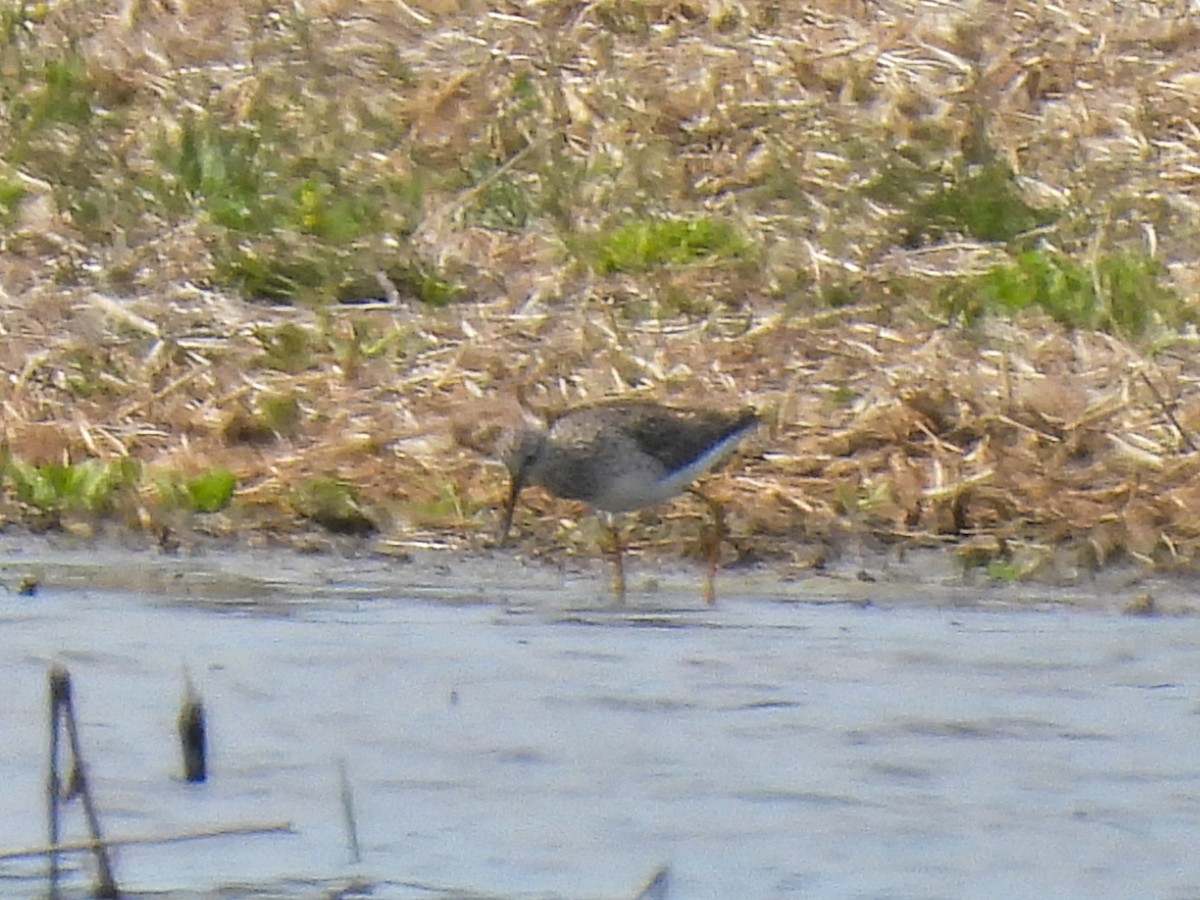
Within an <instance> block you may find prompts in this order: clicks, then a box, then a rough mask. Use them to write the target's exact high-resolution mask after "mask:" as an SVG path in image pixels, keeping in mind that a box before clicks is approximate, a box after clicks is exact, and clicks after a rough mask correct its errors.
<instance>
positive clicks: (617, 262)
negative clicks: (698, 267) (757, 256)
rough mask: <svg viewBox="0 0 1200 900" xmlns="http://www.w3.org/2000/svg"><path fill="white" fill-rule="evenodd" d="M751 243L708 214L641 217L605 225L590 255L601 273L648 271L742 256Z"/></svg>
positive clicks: (592, 242)
mask: <svg viewBox="0 0 1200 900" xmlns="http://www.w3.org/2000/svg"><path fill="white" fill-rule="evenodd" d="M751 249H752V245H751V244H750V242H749V241H748V240H747V239H746V238H745V237H743V236H742V234H741V233H740V232H739V231H738V230H737V229H736V228H735V227H734V226H733V225H732V224H731V223H729V222H726V221H723V220H720V219H713V218H710V217H708V216H698V217H695V218H659V217H649V218H638V219H631V220H627V221H625V222H622V223H620V224H617V225H614V226H613V227H611V228H608V229H605V230H604V231H602V232H601V233H600V234H598V235H596V236H595V237H594V238H592V239H591V240H590V241H589V242H588V248H587V251H586V252H587V255H588V256H589V257H590V259H591V262H592V266H593V267H594V268H595V270H596V271H597V272H599V273H601V274H608V273H610V272H647V271H649V270H651V269H654V268H657V267H659V266H669V265H679V264H686V263H694V262H700V261H704V260H715V259H740V258H743V257H746V256H748V255H749V254H750V252H751Z"/></svg>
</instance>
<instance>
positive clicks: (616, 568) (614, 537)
mask: <svg viewBox="0 0 1200 900" xmlns="http://www.w3.org/2000/svg"><path fill="white" fill-rule="evenodd" d="M605 518H606V521H607V523H608V540H609V546H608V547H606V548H605V549H606V550H607V552H608V553H609V554H610V555H611V556H612V559H613V577H612V588H613V595H614V596H615V597H616V599H617V605H618V606H624V605H625V556H624V548H623V547H622V545H621V529H620V526H619V525H618V524H617V520H616V517H615V516H606V517H605Z"/></svg>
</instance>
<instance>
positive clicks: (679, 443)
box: [500, 400, 758, 603]
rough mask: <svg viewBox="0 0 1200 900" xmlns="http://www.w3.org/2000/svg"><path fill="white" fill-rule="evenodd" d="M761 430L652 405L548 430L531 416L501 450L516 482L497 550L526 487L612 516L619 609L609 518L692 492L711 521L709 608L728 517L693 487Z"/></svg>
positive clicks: (730, 416)
mask: <svg viewBox="0 0 1200 900" xmlns="http://www.w3.org/2000/svg"><path fill="white" fill-rule="evenodd" d="M757 424H758V414H757V413H756V412H755V411H754V410H753V409H748V408H747V409H742V410H739V411H737V412H723V411H720V410H712V409H683V408H676V407H671V406H663V405H662V404H659V403H654V402H652V401H648V400H610V401H606V402H600V403H593V404H588V405H585V406H577V407H574V408H572V409H568V410H567V411H566V412H564V413H561V414H560V415H558V416H557V417H555V418H553V419H551V420H550V421H549V422H541V421H538V420H534V419H532V418H531V417H529V416H526V417H524V418H523V419H522V421H521V422H520V424H518V425H517V426H516V427H515V428H513V429H512V430H511V431H509V432H508V433H506V435H505V437H504V439H503V444H502V445H501V448H500V449H501V453H500V456H501V459H502V460H503V461H504V464H505V465H506V466H507V467H508V471H509V474H510V475H511V476H512V484H511V487H510V489H509V493H508V500H507V501H506V503H505V505H504V517H503V521H502V523H501V528H500V542H501V543H503V542H504V540H505V538H507V536H508V532H509V530H510V529H511V528H512V519H513V511H514V510H515V508H516V505H517V497H518V496H519V495H520V493H521V489H522V488H524V487H525V485H527V484H538V485H541V486H542V487H544V488H545V489H546V490H548V491H549V492H550V493H552V494H555V495H557V496H559V497H565V498H567V499H570V500H582V501H583V502H584V503H586V504H587V505H588V506H590V507H592V508H593V509H597V510H600V511H601V512H604V513H608V514H609V515H608V516H607V517H606V518H607V520H608V530H609V534H610V536H611V538H612V554H613V560H614V564H615V570H614V573H613V591H614V593H615V594H616V597H617V602H618V603H621V602H624V600H625V566H624V561H623V559H622V548H621V537H620V533H619V532H618V531H617V527H616V524H615V522H614V519H613V516H612V514H614V513H622V512H628V511H630V510H635V509H641V508H643V507H646V506H653V505H654V504H656V503H661V502H663V501H664V500H669V499H671V498H672V497H675V496H677V495H678V494H680V493H682V492H683V491H684V490H692V491H693V492H694V493H697V494H699V496H700V497H701V498H702V499H703V500H704V501H705V502H706V503H707V504H708V507H709V509H710V511H711V512H712V515H713V520H714V522H713V531H712V533H711V534H710V535H708V539H707V540H704V541H702V543H703V544H704V547H705V551H706V552H705V555H706V557H707V562H708V566H707V570H706V579H705V585H704V598H705V600H707V601H708V602H709V603H712V602H713V600H714V597H715V591H714V587H713V578H714V576H715V574H716V568H717V562H718V554H719V551H720V546H721V535H722V532H723V529H724V515H723V513H722V510H721V507H720V506H719V505H718V504H717V503H715V502H714V501H712V500H709V498H707V497H705V496H704V495H703V494H700V493H699V492H698V491H695V489H694V488H691V487H690V485H691V483H692V482H693V481H695V480H696V479H697V478H699V477H700V476H701V475H703V474H704V473H705V472H707V471H709V470H710V469H712V468H713V467H714V466H716V465H717V464H718V463H720V462H721V461H722V460H724V459H725V458H726V457H728V456H729V455H730V454H731V453H733V451H734V449H735V448H736V447H737V445H738V443H739V442H740V441H741V440H742V438H744V437H745V436H746V434H747V433H748V432H750V431H751V430H752V429H753V428H754V426H755V425H757Z"/></svg>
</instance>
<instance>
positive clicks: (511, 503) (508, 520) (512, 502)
mask: <svg viewBox="0 0 1200 900" xmlns="http://www.w3.org/2000/svg"><path fill="white" fill-rule="evenodd" d="M524 486H525V473H524V472H517V473H516V474H515V475H513V477H512V485H511V486H510V487H509V489H508V499H507V500H506V501H505V502H504V519H503V520H502V521H501V523H500V543H501V544H503V543H504V542H505V541H506V540H508V532H509V529H511V528H512V520H513V512H514V511H515V510H516V508H517V497H518V495H520V493H521V488H523V487H524Z"/></svg>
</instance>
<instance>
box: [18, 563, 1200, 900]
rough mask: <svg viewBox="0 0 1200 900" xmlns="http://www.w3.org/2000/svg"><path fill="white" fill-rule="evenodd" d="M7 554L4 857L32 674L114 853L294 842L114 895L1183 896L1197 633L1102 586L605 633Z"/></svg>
mask: <svg viewBox="0 0 1200 900" xmlns="http://www.w3.org/2000/svg"><path fill="white" fill-rule="evenodd" d="M4 549H5V550H6V553H5V555H4V556H3V558H2V559H3V565H2V566H0V580H2V581H3V582H4V583H5V584H8V585H12V584H14V583H15V581H16V579H17V577H18V576H19V575H20V574H23V573H28V572H34V573H36V574H38V575H39V577H40V578H41V588H40V590H39V591H38V593H37V594H36V595H35V596H33V597H23V596H19V595H17V594H15V593H12V592H7V593H0V659H2V660H3V666H4V667H3V676H4V677H3V685H4V690H3V694H2V696H0V784H2V785H3V789H2V791H0V811H2V812H3V816H2V817H0V849H7V848H16V847H24V846H29V845H36V844H39V843H41V842H42V841H43V840H44V835H45V825H44V813H43V800H42V784H43V782H44V778H45V767H46V763H45V756H46V754H45V745H46V730H47V725H46V711H45V695H46V672H47V669H48V666H49V665H50V664H51V663H52V662H63V663H65V664H67V665H68V666H69V668H70V670H71V672H72V675H73V678H74V684H75V697H76V702H77V704H78V712H79V715H80V718H81V724H82V738H83V742H84V749H85V752H86V754H87V757H88V760H89V764H90V769H91V781H92V786H93V790H94V793H95V796H96V801H97V804H98V806H99V808H100V812H101V815H102V817H103V821H104V825H105V828H106V831H107V832H108V834H109V835H110V836H113V837H119V836H123V835H125V836H127V835H144V834H151V835H153V834H165V833H172V832H180V831H189V830H196V829H201V828H205V827H212V826H230V825H241V824H248V823H268V822H275V821H286V822H288V823H290V824H291V826H292V828H293V833H291V834H286V835H262V836H257V837H241V838H219V839H212V840H208V841H200V842H193V843H183V844H173V845H165V846H153V847H127V848H124V849H123V850H121V851H120V853H119V855H118V857H117V860H116V874H117V876H118V879H119V881H120V882H121V883H122V884H123V885H124V886H125V887H126V888H128V889H129V890H131V891H134V892H145V893H162V894H165V895H166V896H169V897H173V898H184V897H187V898H191V897H197V896H200V897H207V896H228V897H234V896H260V897H265V896H271V897H276V896H278V897H288V898H291V897H316V896H327V895H329V893H330V892H331V891H334V890H337V889H339V888H345V887H346V886H348V885H353V884H362V885H365V886H368V887H369V889H370V894H369V895H370V896H372V897H375V898H379V897H385V898H390V897H396V898H408V897H414V898H415V897H423V898H429V897H468V896H469V897H504V898H530V897H555V898H621V897H624V898H628V897H632V896H633V895H634V894H635V893H636V892H637V888H638V886H639V885H640V884H642V883H644V882H645V880H646V878H647V877H648V876H649V875H650V874H651V873H652V872H653V871H654V870H655V869H656V868H657V867H659V866H660V865H662V864H668V865H669V866H670V877H671V885H670V891H669V896H670V897H671V898H774V897H808V898H812V897H836V898H842V897H863V898H909V897H911V898H937V897H946V898H959V897H980V898H984V897H987V898H991V897H1000V896H1006V897H1050V896H1053V897H1080V898H1085V897H1086V898H1094V897H1102V896H1103V897H1130V896H1144V897H1178V898H1184V897H1196V896H1200V854H1197V853H1196V852H1195V848H1196V847H1197V845H1198V844H1200V751H1198V750H1197V748H1198V747H1200V715H1198V712H1200V617H1197V616H1195V615H1172V616H1162V617H1155V618H1131V617H1128V616H1122V615H1120V614H1119V613H1118V612H1117V610H1118V609H1119V606H1120V600H1121V597H1120V595H1121V594H1122V592H1126V593H1127V591H1125V589H1118V588H1116V587H1114V586H1112V585H1109V586H1105V587H1100V588H1094V589H1091V590H1089V591H1084V592H1079V591H1076V592H1074V593H1071V592H1066V591H1058V590H1051V589H1041V591H1040V592H1038V593H1032V592H1031V590H1030V589H1025V588H1021V587H1008V588H1005V589H1003V590H995V589H989V588H983V587H978V586H970V585H965V584H964V583H963V582H962V580H961V579H955V578H949V577H946V578H942V577H937V578H933V579H930V580H927V581H926V582H924V583H921V584H917V583H913V582H911V581H908V582H905V581H903V580H897V581H895V582H892V583H888V584H886V585H883V584H880V583H876V584H870V583H865V582H862V581H858V580H856V579H854V578H837V577H826V578H818V579H811V580H809V581H807V582H803V583H790V584H782V583H780V582H779V580H778V579H777V578H774V577H772V576H771V574H770V573H756V574H753V575H746V576H732V577H729V578H726V579H725V581H724V583H723V588H724V591H723V593H724V596H723V597H722V600H721V603H720V604H719V605H718V606H717V607H716V608H715V609H711V610H710V609H704V608H701V607H700V606H699V604H698V603H697V602H696V598H695V584H694V580H693V578H692V573H690V572H688V571H686V570H680V571H678V572H672V573H669V574H668V575H667V576H666V577H665V578H663V579H661V581H660V582H659V583H656V584H651V585H645V584H641V585H640V587H641V590H640V591H639V592H638V593H636V594H635V595H634V596H632V597H631V604H630V606H629V608H627V609H625V610H612V609H610V608H608V607H607V606H606V605H605V604H604V602H603V590H604V581H603V574H602V573H601V572H600V571H599V570H597V569H591V568H587V569H584V570H583V571H580V572H568V573H563V572H559V571H555V570H551V569H548V568H541V567H523V566H520V565H519V564H516V563H513V562H512V561H511V560H509V559H506V558H487V557H479V558H473V559H464V558H461V557H449V556H438V555H433V556H431V557H430V558H429V559H424V560H418V561H416V562H411V563H400V562H393V561H386V560H381V559H365V560H345V559H331V558H318V557H298V556H280V555H277V556H272V555H268V554H224V553H223V554H219V555H210V556H208V557H203V558H199V559H191V560H164V559H160V558H156V557H154V556H150V555H143V554H136V553H120V552H116V551H89V552H85V551H75V552H63V551H57V550H54V549H53V548H50V547H48V546H46V547H33V548H31V547H30V546H29V545H21V546H20V550H19V552H18V549H17V548H15V547H13V546H7V547H6V548H4ZM935 574H938V573H935ZM1143 587H1144V586H1139V587H1138V589H1139V590H1140V589H1143ZM1155 589H1156V590H1157V591H1159V593H1160V594H1161V595H1162V596H1164V597H1166V598H1167V601H1168V602H1167V603H1166V604H1163V605H1165V606H1167V607H1169V608H1174V609H1177V610H1188V609H1190V606H1189V603H1190V600H1189V597H1190V589H1189V586H1188V585H1186V584H1174V585H1159V586H1157V587H1156V588H1155ZM1130 590H1132V588H1131V589H1130ZM831 601H833V602H831ZM1080 607H1083V608H1082V609H1081V608H1080ZM185 667H186V668H187V670H188V671H189V672H190V673H191V677H192V679H193V680H194V681H195V683H196V685H197V687H198V688H199V689H200V691H201V692H202V694H203V696H204V698H205V700H206V703H207V706H208V710H209V728H210V736H211V743H212V757H211V767H212V778H211V780H210V782H209V783H208V784H206V785H203V786H189V785H186V784H183V783H181V782H180V781H179V780H178V769H179V763H178V760H177V748H176V744H175V737H174V717H175V714H176V710H177V705H178V700H179V696H180V692H181V687H180V685H181V682H182V672H183V670H184V668H185ZM339 761H341V762H342V763H344V765H345V770H346V772H347V775H348V780H349V783H350V784H351V787H352V790H353V794H354V808H355V818H356V822H357V831H358V839H359V843H360V849H361V860H360V861H359V862H357V863H355V862H352V861H351V859H350V854H349V851H348V849H347V828H346V825H345V823H344V816H343V806H342V803H341V800H340V798H339V779H338V765H339ZM69 812H70V816H69V819H68V829H67V830H68V833H69V834H70V835H71V836H82V835H83V824H82V820H81V818H82V817H81V815H80V812H79V810H78V809H77V808H76V807H71V808H70V810H69ZM88 868H89V867H88V864H87V860H86V858H84V857H79V858H76V859H75V861H74V862H73V863H72V865H71V866H70V867H69V871H68V874H67V879H66V887H67V891H66V894H67V896H83V895H84V894H85V893H86V890H87V886H88ZM42 870H43V864H42V863H41V862H31V861H28V860H16V861H8V862H0V896H3V897H29V896H35V895H37V894H38V893H40V892H42V891H43V890H44V888H43V886H42V884H41V881H40V880H39V878H40V873H41V872H42ZM229 886H233V887H229Z"/></svg>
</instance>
